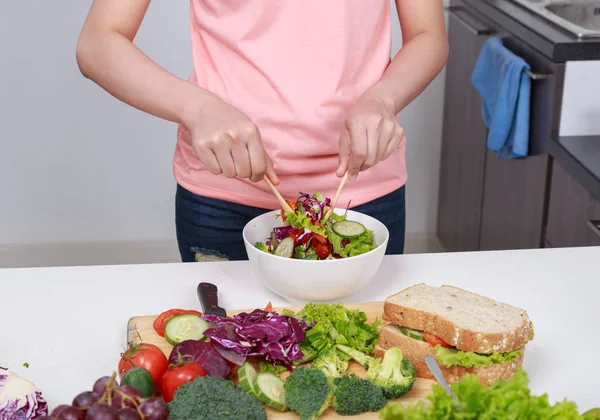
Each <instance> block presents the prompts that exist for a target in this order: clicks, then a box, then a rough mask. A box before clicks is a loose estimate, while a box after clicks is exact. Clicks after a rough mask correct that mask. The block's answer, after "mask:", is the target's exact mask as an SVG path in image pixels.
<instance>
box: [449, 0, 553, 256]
mask: <svg viewBox="0 0 600 420" xmlns="http://www.w3.org/2000/svg"><path fill="white" fill-rule="evenodd" d="M449 12H450V15H449V29H448V37H449V42H450V55H449V58H448V63H447V66H446V91H445V98H444V120H443V135H442V150H441V162H440V165H441V166H440V190H439V198H438V225H437V235H438V238H439V240H440V242H441V243H442V245H443V246H444V247H445V248H446V250H447V251H475V250H500V249H522V248H540V247H542V246H543V244H544V235H543V232H544V226H545V221H546V203H547V196H548V187H549V175H550V157H549V155H548V153H547V144H548V141H549V139H550V136H551V135H552V134H554V133H556V132H557V130H558V121H559V120H560V118H559V113H560V103H561V95H562V80H563V77H564V65H563V64H561V63H554V62H552V61H551V60H550V59H548V58H546V57H545V56H543V55H542V54H540V53H539V52H538V51H536V50H535V49H533V48H532V47H530V46H529V45H528V44H527V43H526V42H524V41H522V40H520V39H519V38H517V37H516V36H514V35H513V34H511V33H508V32H507V31H506V30H504V29H503V28H501V27H499V26H498V25H497V24H495V23H493V22H490V21H489V20H488V19H487V18H486V17H484V16H483V15H481V14H479V13H478V12H476V11H475V10H473V9H472V8H470V7H468V6H465V4H464V3H463V2H462V1H458V0H455V1H452V2H451V6H450V8H449ZM490 36H499V37H502V38H503V39H504V44H505V46H506V47H507V48H508V49H509V50H511V51H512V52H514V53H515V54H517V55H519V56H521V57H523V58H524V59H525V61H527V62H528V63H529V65H530V66H531V70H532V72H533V74H534V80H532V90H531V117H530V149H529V156H527V157H526V158H523V159H512V160H506V159H499V158H498V157H497V156H496V154H495V153H494V152H493V151H491V150H489V149H488V148H487V131H488V130H487V127H486V126H485V125H484V123H483V120H482V117H481V98H480V96H479V93H478V92H477V91H476V90H475V88H474V87H473V86H472V84H471V75H472V73H473V70H474V68H475V65H476V63H477V59H478V58H479V53H480V51H481V48H482V47H483V44H484V43H485V42H486V41H487V40H488V39H489V37H490ZM535 75H539V78H535Z"/></svg>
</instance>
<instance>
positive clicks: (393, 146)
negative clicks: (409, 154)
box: [381, 135, 406, 161]
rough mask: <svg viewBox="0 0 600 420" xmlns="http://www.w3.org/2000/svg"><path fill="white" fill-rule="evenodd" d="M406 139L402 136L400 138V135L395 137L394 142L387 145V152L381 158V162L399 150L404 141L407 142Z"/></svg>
mask: <svg viewBox="0 0 600 420" xmlns="http://www.w3.org/2000/svg"><path fill="white" fill-rule="evenodd" d="M405 140H406V139H405V137H404V136H402V137H400V136H399V135H395V136H394V137H393V138H392V141H390V142H389V143H388V145H387V147H386V148H385V151H384V152H383V155H382V156H381V160H382V161H383V160H386V159H387V158H389V157H390V156H391V155H392V154H393V153H394V152H395V151H396V150H398V147H400V145H401V144H402V142H403V141H405Z"/></svg>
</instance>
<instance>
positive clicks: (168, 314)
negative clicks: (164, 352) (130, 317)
mask: <svg viewBox="0 0 600 420" xmlns="http://www.w3.org/2000/svg"><path fill="white" fill-rule="evenodd" d="M185 314H194V315H198V316H202V313H201V312H198V311H194V310H193V309H169V310H168V311H164V312H163V313H162V314H160V315H159V316H157V317H156V319H155V320H154V322H153V323H152V326H153V327H154V331H156V333H157V334H158V335H160V336H161V337H164V336H165V325H167V321H169V320H170V319H171V318H174V317H176V316H178V315H185Z"/></svg>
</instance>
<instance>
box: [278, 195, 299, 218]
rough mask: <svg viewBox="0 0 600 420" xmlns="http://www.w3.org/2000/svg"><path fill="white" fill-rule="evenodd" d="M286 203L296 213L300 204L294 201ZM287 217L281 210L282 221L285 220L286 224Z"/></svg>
mask: <svg viewBox="0 0 600 420" xmlns="http://www.w3.org/2000/svg"><path fill="white" fill-rule="evenodd" d="M285 202H286V203H287V204H288V206H290V207H291V208H292V210H294V211H296V209H297V208H298V203H296V202H295V201H293V200H285ZM286 219H287V217H285V211H283V209H281V220H283V221H284V222H285V221H286Z"/></svg>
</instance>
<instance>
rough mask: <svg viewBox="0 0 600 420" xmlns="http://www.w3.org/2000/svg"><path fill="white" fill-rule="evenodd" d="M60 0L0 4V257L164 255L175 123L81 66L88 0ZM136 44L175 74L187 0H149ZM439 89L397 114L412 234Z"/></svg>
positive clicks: (426, 217)
mask: <svg viewBox="0 0 600 420" xmlns="http://www.w3.org/2000/svg"><path fill="white" fill-rule="evenodd" d="M68 3H69V4H68V5H66V4H64V3H56V2H36V6H35V9H36V10H35V13H32V12H31V5H30V4H29V2H22V1H13V2H9V1H6V2H1V3H0V53H1V56H0V57H1V58H0V60H1V61H0V63H1V64H0V267H2V266H22V265H60V264H96V263H98V264H101V263H122V262H150V261H165V260H166V261H169V260H174V259H176V258H177V253H176V247H175V242H174V241H175V232H174V197H173V195H174V190H175V183H174V179H173V176H172V172H171V158H172V155H173V146H174V140H175V129H176V127H175V125H174V124H172V123H168V122H164V121H161V120H159V119H156V118H153V117H151V116H148V115H145V114H143V113H141V112H139V111H137V110H134V109H131V108H130V107H128V106H126V105H123V104H121V103H120V102H119V101H117V100H116V99H114V98H113V97H111V96H110V95H108V94H106V93H105V92H103V91H102V90H101V89H100V88H99V87H97V86H96V85H94V84H93V83H92V82H90V81H88V80H86V79H84V78H83V76H81V74H80V73H79V70H78V68H77V65H76V61H75V45H76V41H77V36H78V33H79V30H80V28H81V25H82V23H83V20H84V18H85V16H86V13H87V10H88V8H89V5H90V4H91V1H90V0H88V1H83V0H81V1H77V2H75V1H71V2H68ZM392 3H393V2H392ZM394 13H395V12H394ZM136 43H137V44H138V46H139V47H140V48H141V49H142V50H143V51H145V52H146V53H147V54H148V55H149V56H150V57H151V58H153V59H154V60H156V61H157V62H158V63H159V64H160V65H162V66H164V67H166V68H167V69H168V70H170V71H172V72H174V73H175V74H177V75H178V76H181V77H187V75H188V73H189V71H190V70H191V57H190V41H189V5H188V2H187V1H180V2H171V1H169V2H167V1H161V2H152V3H151V6H150V9H149V12H148V15H147V17H146V19H145V21H144V24H143V25H142V28H141V30H140V33H139V35H138V37H137V38H136ZM400 45H401V40H400V31H399V27H398V24H397V22H396V23H395V25H394V46H393V47H394V52H396V51H397V49H398V48H399V47H400ZM442 98H443V80H442V78H438V79H437V80H436V81H435V82H434V83H433V84H432V85H431V86H430V88H429V89H428V90H427V91H426V92H425V93H424V94H423V95H422V96H421V97H420V98H418V99H417V100H416V101H415V102H414V103H413V104H412V105H411V106H410V107H409V108H408V109H406V110H405V111H404V112H403V113H402V115H401V123H402V124H403V125H404V126H405V128H406V131H407V137H408V142H409V144H408V148H407V160H408V166H409V177H410V181H409V186H408V209H407V211H408V222H407V230H408V232H409V238H410V237H411V236H410V235H412V236H413V237H414V238H415V240H420V239H423V238H426V237H430V236H431V233H432V232H433V231H434V229H435V212H436V207H437V185H438V172H439V171H438V166H439V152H440V150H439V149H440V148H439V145H440V135H441V117H442ZM409 247H410V243H409Z"/></svg>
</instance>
